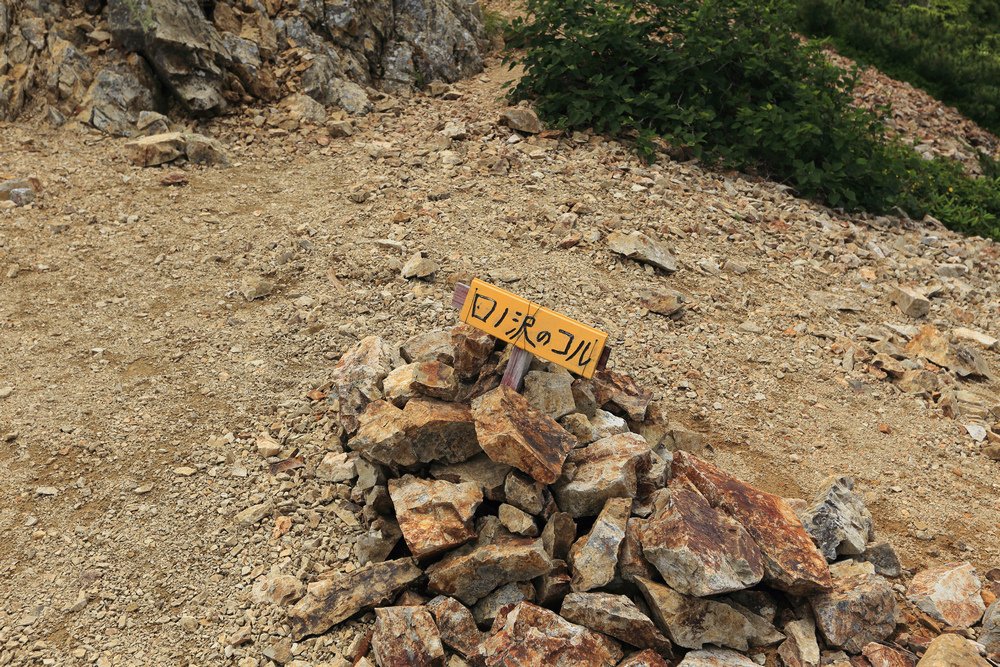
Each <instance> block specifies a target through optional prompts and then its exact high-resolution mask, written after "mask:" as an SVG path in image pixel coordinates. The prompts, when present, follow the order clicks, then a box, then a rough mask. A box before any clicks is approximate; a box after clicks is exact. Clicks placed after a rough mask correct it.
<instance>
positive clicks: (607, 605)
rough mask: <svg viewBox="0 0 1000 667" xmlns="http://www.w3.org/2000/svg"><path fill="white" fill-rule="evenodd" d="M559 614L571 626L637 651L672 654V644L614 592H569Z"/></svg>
mask: <svg viewBox="0 0 1000 667" xmlns="http://www.w3.org/2000/svg"><path fill="white" fill-rule="evenodd" d="M559 614H560V615H561V616H562V617H563V618H565V619H566V620H567V621H569V622H571V623H576V624H578V625H582V626H584V627H586V628H590V629H591V630H594V631H595V632H601V633H603V634H606V635H608V636H610V637H614V638H615V639H617V640H619V641H622V642H625V643H626V644H630V645H632V646H635V647H637V648H650V649H656V650H657V651H659V652H660V653H663V654H666V655H669V654H670V650H671V645H670V641H669V640H668V639H667V638H666V637H664V636H663V633H661V632H660V631H659V629H658V628H657V627H656V625H655V624H654V623H653V621H651V620H650V618H649V617H648V616H646V615H645V614H644V613H642V612H641V611H640V610H639V608H638V607H637V606H636V605H635V603H634V602H632V600H630V599H629V598H627V597H626V596H624V595H613V594H611V593H570V594H569V595H567V596H566V598H565V599H564V600H563V603H562V607H561V608H560V610H559Z"/></svg>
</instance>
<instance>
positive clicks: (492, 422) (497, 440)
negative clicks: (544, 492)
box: [472, 385, 576, 484]
mask: <svg viewBox="0 0 1000 667" xmlns="http://www.w3.org/2000/svg"><path fill="white" fill-rule="evenodd" d="M472 415H473V417H474V419H475V423H476V436H477V437H478V439H479V445H480V446H481V447H482V449H483V451H485V452H486V454H487V455H488V456H489V457H490V458H491V459H493V460H494V461H498V462H500V463H506V464H508V465H511V466H513V467H515V468H517V469H518V470H520V471H521V472H524V473H527V474H528V475H530V476H531V477H532V478H534V479H535V480H537V481H539V482H542V483H543V484H551V483H552V482H554V481H556V480H557V479H559V475H560V474H561V473H562V467H563V462H564V461H565V460H566V455H567V454H569V452H570V450H571V449H573V446H574V445H575V444H576V438H574V437H573V435H572V434H570V433H569V432H568V431H566V429H564V428H563V427H562V426H560V425H559V424H557V423H556V422H555V420H553V419H552V418H551V417H549V416H548V415H545V414H543V413H541V412H539V411H538V410H536V409H535V408H533V407H531V406H530V405H529V404H528V401H527V400H526V399H525V398H524V397H523V396H521V395H520V394H518V393H517V392H516V391H514V390H513V389H511V388H510V387H507V386H504V385H501V386H499V387H497V388H496V389H494V390H493V391H490V392H488V393H486V394H483V395H482V396H480V397H479V398H477V399H476V400H475V401H473V403H472Z"/></svg>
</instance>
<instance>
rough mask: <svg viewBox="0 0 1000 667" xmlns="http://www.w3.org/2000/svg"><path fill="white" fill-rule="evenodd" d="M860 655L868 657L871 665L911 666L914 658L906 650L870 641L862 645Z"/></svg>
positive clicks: (877, 666) (889, 666)
mask: <svg viewBox="0 0 1000 667" xmlns="http://www.w3.org/2000/svg"><path fill="white" fill-rule="evenodd" d="M861 653H862V655H864V656H865V657H866V658H868V662H870V663H871V665H872V667H913V666H914V665H916V664H917V660H916V658H915V657H914V656H913V654H911V653H910V652H908V651H904V650H903V649H901V648H895V647H893V646H886V645H885V644H876V643H874V642H872V643H871V644H868V645H867V646H865V647H864V649H862V651H861Z"/></svg>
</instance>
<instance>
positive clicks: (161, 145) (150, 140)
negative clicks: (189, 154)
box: [125, 132, 185, 167]
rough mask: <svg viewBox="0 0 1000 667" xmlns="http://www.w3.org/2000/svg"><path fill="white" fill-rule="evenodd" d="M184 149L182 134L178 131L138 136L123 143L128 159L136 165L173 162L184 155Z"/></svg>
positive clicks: (153, 165)
mask: <svg viewBox="0 0 1000 667" xmlns="http://www.w3.org/2000/svg"><path fill="white" fill-rule="evenodd" d="M184 149H185V142H184V135H182V134H181V133H180V132H168V133H166V134H154V135H151V136H148V137H140V138H138V139H134V140H132V141H129V142H128V143H126V144H125V151H126V153H127V154H128V158H129V160H131V161H132V164H134V165H136V166H138V167H155V166H157V165H161V164H165V163H167V162H173V161H174V160H176V159H177V158H179V157H182V156H183V155H184Z"/></svg>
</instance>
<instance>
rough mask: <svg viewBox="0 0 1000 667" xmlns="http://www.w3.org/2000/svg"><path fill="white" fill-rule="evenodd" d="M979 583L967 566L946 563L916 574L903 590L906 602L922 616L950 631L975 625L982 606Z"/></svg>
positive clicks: (982, 608) (974, 569)
mask: <svg viewBox="0 0 1000 667" xmlns="http://www.w3.org/2000/svg"><path fill="white" fill-rule="evenodd" d="M981 591H982V584H981V583H980V581H979V577H978V576H977V575H976V568H974V567H973V566H972V565H971V564H970V563H948V564H946V565H941V566H939V567H932V568H930V569H927V570H923V571H922V572H918V573H917V575H916V576H915V577H913V580H912V581H911V582H910V586H909V588H907V589H906V599H907V600H909V601H910V602H912V603H913V604H914V605H916V606H917V608H918V609H920V610H921V611H923V612H924V613H925V614H928V615H930V616H931V617H933V618H935V619H937V620H938V621H941V622H942V623H945V624H947V625H949V626H951V627H953V628H959V629H964V628H968V627H971V626H973V625H975V624H976V623H977V622H978V621H979V619H980V618H982V617H983V612H985V611H986V605H985V604H983V598H982V597H981V596H980V592H981Z"/></svg>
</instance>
